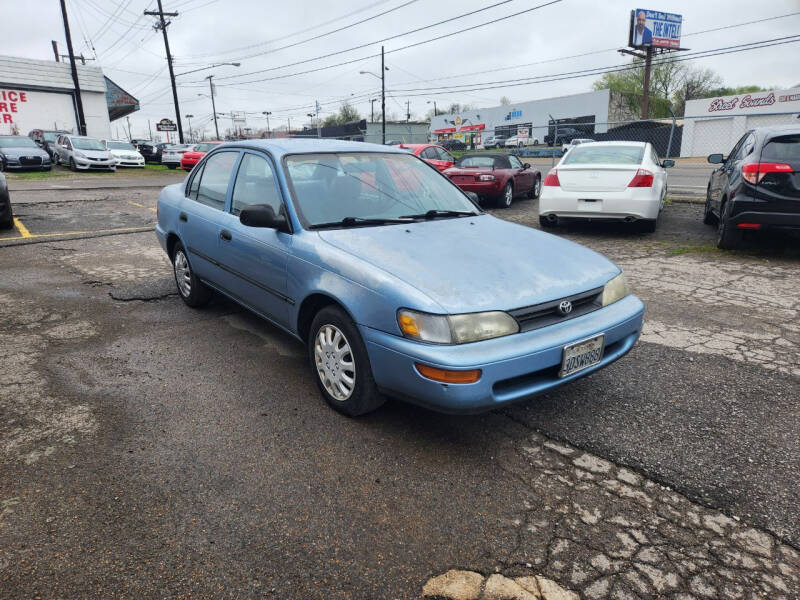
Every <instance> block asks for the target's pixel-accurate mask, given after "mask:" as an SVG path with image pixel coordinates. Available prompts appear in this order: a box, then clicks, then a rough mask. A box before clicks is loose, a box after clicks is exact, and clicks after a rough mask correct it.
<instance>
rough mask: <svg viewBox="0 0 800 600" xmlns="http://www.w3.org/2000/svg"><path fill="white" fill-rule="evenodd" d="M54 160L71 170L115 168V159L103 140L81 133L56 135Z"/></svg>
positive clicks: (114, 169)
mask: <svg viewBox="0 0 800 600" xmlns="http://www.w3.org/2000/svg"><path fill="white" fill-rule="evenodd" d="M55 161H56V164H61V165H67V166H69V168H70V169H72V170H73V171H78V170H80V171H88V170H89V169H104V170H109V171H116V170H117V161H116V159H115V158H114V156H113V155H112V154H111V152H109V151H108V150H107V149H106V147H105V145H104V144H103V142H101V141H100V140H98V139H95V138H93V137H88V136H83V135H68V134H64V135H60V136H58V139H56V152H55Z"/></svg>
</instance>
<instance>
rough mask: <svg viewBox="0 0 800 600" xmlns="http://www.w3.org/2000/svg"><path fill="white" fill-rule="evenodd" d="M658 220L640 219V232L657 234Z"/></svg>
mask: <svg viewBox="0 0 800 600" xmlns="http://www.w3.org/2000/svg"><path fill="white" fill-rule="evenodd" d="M657 225H658V219H639V222H638V226H639V231H641V232H642V233H655V232H656V226H657Z"/></svg>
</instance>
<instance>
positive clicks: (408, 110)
mask: <svg viewBox="0 0 800 600" xmlns="http://www.w3.org/2000/svg"><path fill="white" fill-rule="evenodd" d="M410 120H411V100H406V123H408V122H409V121H410Z"/></svg>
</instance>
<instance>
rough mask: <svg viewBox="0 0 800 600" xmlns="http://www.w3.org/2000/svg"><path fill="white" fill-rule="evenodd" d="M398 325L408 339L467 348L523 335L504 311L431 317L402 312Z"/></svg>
mask: <svg viewBox="0 0 800 600" xmlns="http://www.w3.org/2000/svg"><path fill="white" fill-rule="evenodd" d="M397 322H398V324H399V325H400V330H401V331H402V332H403V335H404V336H405V337H407V338H411V339H413V340H417V341H420V342H430V343H433V344H466V343H467V342H477V341H479V340H488V339H490V338H496V337H502V336H504V335H510V334H512V333H518V332H519V325H518V324H517V322H516V321H515V320H514V318H513V317H512V316H511V315H509V314H508V313H504V312H502V311H490V312H482V313H470V314H466V315H431V314H428V313H421V312H417V311H414V310H408V309H400V310H399V311H397Z"/></svg>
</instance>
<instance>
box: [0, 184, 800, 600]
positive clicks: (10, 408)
mask: <svg viewBox="0 0 800 600" xmlns="http://www.w3.org/2000/svg"><path fill="white" fill-rule="evenodd" d="M155 193H156V192H155V191H153V190H150V191H147V190H140V191H136V190H126V191H125V192H122V191H120V192H111V193H110V195H109V197H108V198H97V197H94V196H93V197H92V199H87V200H86V201H81V200H80V195H79V194H78V196H77V197H74V198H73V197H69V198H68V199H67V202H65V203H64V204H62V205H59V202H58V201H57V199H54V202H53V204H52V205H51V204H47V203H44V204H39V205H36V206H34V205H32V204H31V205H27V206H25V207H24V208H25V210H26V211H30V212H29V213H28V214H27V216H26V218H27V220H28V221H31V217H32V216H35V214H37V213H36V211H39V212H38V215H39V216H40V217H41V221H40V222H38V226H39V227H40V230H41V231H55V230H61V227H62V225H64V222H63V220H64V219H65V218H66V216H65V215H68V214H69V213H70V212H71V213H72V218H73V219H76V220H77V222H87V223H91V224H92V226H93V227H94V226H99V225H101V224H102V223H103V222H104V220H107V221H108V222H109V223H113V224H115V225H120V224H130V223H139V224H144V223H152V218H153V217H152V215H153V214H154V213H152V211H150V210H149V208H151V207H152V206H153V203H154V200H155ZM132 194H140V195H139V196H136V199H135V200H131V198H132ZM130 201H134V202H138V203H139V204H142V207H135V206H132V205H130V204H129V202H130ZM129 207H130V208H129ZM134 209H136V210H134ZM129 211H130V212H129ZM148 213H149V214H148ZM23 214H24V211H23ZM495 214H497V215H498V216H501V217H504V218H508V219H511V220H514V221H517V222H520V223H523V224H529V225H533V224H534V223H536V222H537V220H538V219H537V214H536V202H531V201H523V202H519V203H517V204H515V205H514V206H513V207H512V208H511V209H510V210H507V211H496V213H495ZM699 215H700V207H699V206H697V205H693V204H672V205H670V206H668V207H667V209H666V212H665V214H664V215H663V218H662V222H661V223H660V225H659V231H658V232H657V233H656V234H654V235H645V234H640V233H633V232H631V231H630V230H629V229H627V228H623V227H600V226H597V225H584V226H574V227H569V228H566V229H558V230H557V233H558V234H559V235H564V236H565V237H568V238H570V239H574V240H576V241H579V242H581V243H584V244H587V245H589V246H591V247H593V248H595V249H598V250H599V251H601V252H604V253H606V254H608V255H609V256H610V257H611V258H612V259H614V260H616V261H617V262H618V263H619V264H620V265H621V266H622V267H623V268H624V269H625V270H626V273H627V275H628V278H629V281H630V284H631V287H632V288H633V290H634V292H635V293H637V294H638V295H640V296H641V297H642V298H643V299H644V300H645V302H646V303H647V305H648V312H647V315H646V321H647V329H646V330H645V333H644V335H643V337H642V341H641V342H640V343H639V344H638V345H637V346H636V347H635V348H634V350H633V351H632V352H631V354H630V355H628V356H627V357H626V358H624V359H623V360H621V361H619V362H617V363H615V364H614V365H612V366H610V367H609V368H607V369H605V370H603V371H600V372H598V373H596V374H593V375H591V376H589V377H587V378H584V379H582V380H579V381H577V382H575V383H573V384H571V385H569V386H567V387H565V388H562V389H560V390H559V391H558V392H555V393H550V394H547V395H545V396H541V397H539V398H536V399H534V400H531V401H529V402H526V403H524V404H521V405H518V406H515V407H513V408H508V409H504V410H501V411H496V412H494V413H491V414H488V415H483V416H477V417H475V416H473V417H453V416H446V415H439V414H435V413H431V412H428V411H425V410H422V409H419V408H416V407H412V406H408V405H405V404H402V403H396V402H392V403H389V404H387V405H386V406H385V407H384V408H383V409H381V410H380V411H378V412H377V413H375V414H373V415H370V416H368V417H366V418H363V419H358V420H352V419H347V418H344V417H342V416H340V415H338V414H336V413H334V412H332V411H330V410H329V409H327V408H326V407H325V405H324V403H323V402H322V401H321V400H320V398H319V397H318V392H317V390H316V388H315V386H314V383H313V381H312V380H311V378H310V377H309V374H308V366H307V359H306V357H305V352H304V349H303V348H302V347H301V346H300V345H299V344H297V343H296V342H295V341H293V340H292V339H291V338H289V337H288V336H286V335H285V334H283V333H281V332H279V331H277V330H276V329H274V328H273V327H271V326H270V325H268V324H266V323H265V322H263V321H261V320H259V319H258V318H256V317H254V316H252V315H250V314H248V313H246V312H244V311H242V310H241V309H239V308H238V307H236V306H235V305H233V304H231V303H230V302H227V301H224V300H220V299H217V300H215V301H214V302H213V303H212V305H211V306H210V307H209V308H207V309H205V310H202V311H195V310H191V309H189V308H187V307H185V306H184V305H183V303H182V302H181V301H180V300H179V299H178V297H177V296H176V294H175V291H174V282H173V281H172V277H171V273H170V268H169V264H168V261H167V260H166V257H165V256H164V255H163V253H162V252H161V250H160V248H159V247H158V245H157V243H156V241H155V238H154V236H153V234H152V233H151V232H141V233H126V234H124V235H108V236H106V237H88V238H85V239H68V240H64V239H62V238H55V239H53V240H46V241H42V242H40V243H36V244H26V245H16V246H14V247H5V248H0V323H2V325H0V354H2V364H3V366H4V368H3V369H2V370H0V386H1V387H0V389H2V390H3V394H2V395H1V396H0V413H1V414H3V415H4V419H3V420H2V421H0V463H2V468H1V469H0V597H3V598H5V597H8V598H22V597H26V598H27V597H34V596H37V595H38V596H40V597H42V598H45V597H63V598H81V597H89V596H92V597H98V596H99V597H109V596H119V597H123V596H125V597H155V596H158V597H177V596H179V595H185V596H189V597H248V598H249V597H263V598H273V597H274V598H367V597H370V598H384V597H387V598H388V597H392V598H418V597H420V595H421V593H422V590H423V586H425V585H426V582H427V584H428V586H427V587H426V590H427V591H428V592H430V593H431V594H429V595H433V594H432V591H436V588H435V586H436V585H437V582H438V583H441V581H442V580H434V581H433V583H431V582H430V581H429V579H431V578H434V577H435V576H437V575H439V574H442V573H445V572H446V571H448V570H449V569H453V568H459V569H465V570H469V571H470V572H472V573H473V576H464V577H467V579H469V581H471V582H472V584H476V583H477V589H478V593H480V590H481V589H483V588H486V590H487V591H486V594H487V596H486V597H489V593H490V588H491V589H494V588H495V587H496V586H500V585H503V586H509V585H511V584H515V585H522V584H525V585H526V586H534V585H535V586H538V587H537V588H536V589H537V590H543V589H545V587H546V586H549V585H550V583H548V582H549V581H552V582H554V583H553V585H556V584H557V585H559V586H561V587H562V588H564V589H569V590H575V591H577V592H579V593H580V594H581V595H582V597H584V598H590V599H592V600H594V599H603V598H612V597H615V598H625V597H631V598H652V597H657V596H658V597H669V598H676V599H677V598H679V597H682V598H728V597H730V598H737V597H751V595H752V597H755V596H758V597H769V598H796V597H797V590H798V589H800V554H798V551H797V547H798V545H800V526H799V525H798V524H800V509H799V508H798V503H797V501H796V499H797V497H798V496H800V484H799V483H798V482H800V472H798V469H799V468H800V467H799V465H800V452H799V451H798V441H797V431H798V425H800V412H798V405H797V398H798V396H799V395H800V394H799V393H798V392H799V391H800V386H799V385H798V376H799V375H800V374H799V373H798V372H797V370H796V368H797V365H798V364H800V350H799V349H798V348H800V329H798V327H797V321H798V320H797V312H798V304H800V300H798V298H800V293H798V292H800V289H798V288H800V281H798V278H797V268H798V266H799V262H800V257H798V255H797V250H796V248H797V246H796V241H795V240H794V239H793V238H786V239H781V238H773V239H770V240H766V242H768V243H767V245H766V247H764V248H761V247H750V248H747V249H745V250H744V251H742V252H736V253H729V252H719V251H717V250H715V249H714V248H713V232H712V230H711V228H707V227H705V226H703V225H702V224H700V222H699ZM115 219H117V220H115ZM134 219H140V220H139V221H135V220H134ZM147 219H150V221H147ZM66 225H68V226H72V225H74V223H72V222H70V223H66ZM509 251H510V252H513V249H509ZM531 260H547V257H531ZM495 572H498V574H502V575H503V576H504V577H505V579H504V578H502V577H494V578H492V579H491V583H490V582H489V578H488V576H489V575H490V574H491V573H495ZM534 576H540V577H543V578H546V579H547V581H545V580H544V579H541V580H538V579H535V581H536V583H532V582H531V581H530V578H531V577H534ZM521 577H527V578H528V579H518V582H519V583H517V582H515V581H513V579H514V578H521ZM456 583H459V582H456ZM460 583H464V584H465V585H467V583H465V582H464V581H461V582H460ZM525 589H533V588H532V587H526V588H525ZM553 589H555V588H553ZM439 591H441V592H442V593H441V594H439V595H440V596H441V597H457V596H454V595H453V596H447V595H446V594H445V592H447V590H441V589H440V590H439ZM447 593H450V592H447ZM492 593H494V592H492ZM529 593H531V594H534V592H532V591H531V592H529ZM536 593H538V592H536ZM680 594H685V595H684V596H680ZM462 597H465V598H466V597H469V596H466V595H463V596H462ZM493 597H503V596H499V595H495V596H493ZM519 597H523V596H519ZM534 597H535V596H534Z"/></svg>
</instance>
